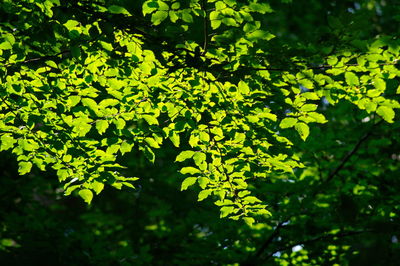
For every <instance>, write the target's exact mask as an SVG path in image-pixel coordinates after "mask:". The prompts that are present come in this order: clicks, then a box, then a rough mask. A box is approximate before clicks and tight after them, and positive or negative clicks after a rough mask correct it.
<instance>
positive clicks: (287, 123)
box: [279, 117, 297, 128]
mask: <svg viewBox="0 0 400 266" xmlns="http://www.w3.org/2000/svg"><path fill="white" fill-rule="evenodd" d="M296 123H297V118H294V117H286V118H284V119H283V120H282V121H281V123H280V124H279V127H280V128H289V127H293V126H294V125H295V124H296Z"/></svg>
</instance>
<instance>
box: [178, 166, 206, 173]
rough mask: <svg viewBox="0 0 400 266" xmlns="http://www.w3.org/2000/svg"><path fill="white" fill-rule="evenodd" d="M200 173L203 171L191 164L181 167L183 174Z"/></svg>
mask: <svg viewBox="0 0 400 266" xmlns="http://www.w3.org/2000/svg"><path fill="white" fill-rule="evenodd" d="M200 173H201V171H200V170H199V169H197V168H194V167H191V166H188V167H183V168H182V169H181V174H183V175H186V174H191V175H193V174H200Z"/></svg>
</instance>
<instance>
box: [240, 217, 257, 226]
mask: <svg viewBox="0 0 400 266" xmlns="http://www.w3.org/2000/svg"><path fill="white" fill-rule="evenodd" d="M243 221H244V222H245V223H246V224H247V225H248V226H252V225H253V224H254V223H255V221H256V220H254V218H253V217H243Z"/></svg>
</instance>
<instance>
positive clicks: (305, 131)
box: [294, 122, 310, 140]
mask: <svg viewBox="0 0 400 266" xmlns="http://www.w3.org/2000/svg"><path fill="white" fill-rule="evenodd" d="M294 128H295V129H296V130H297V132H298V133H299V135H300V137H301V138H302V139H303V140H306V139H307V137H308V135H309V134H310V128H309V127H308V125H307V124H306V123H303V122H299V123H297V124H296V125H295V126H294Z"/></svg>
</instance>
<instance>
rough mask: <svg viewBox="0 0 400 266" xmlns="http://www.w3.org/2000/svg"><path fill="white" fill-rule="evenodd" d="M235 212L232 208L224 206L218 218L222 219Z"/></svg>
mask: <svg viewBox="0 0 400 266" xmlns="http://www.w3.org/2000/svg"><path fill="white" fill-rule="evenodd" d="M234 210H235V207H234V206H224V207H222V208H221V214H220V216H219V217H220V218H224V217H226V216H228V215H229V214H231V213H233V211H234Z"/></svg>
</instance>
